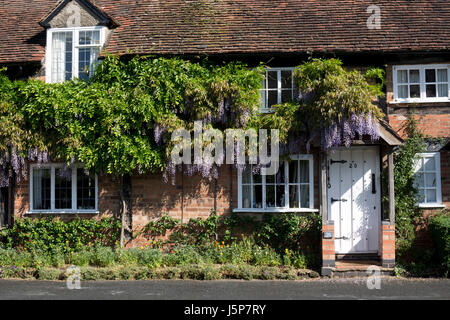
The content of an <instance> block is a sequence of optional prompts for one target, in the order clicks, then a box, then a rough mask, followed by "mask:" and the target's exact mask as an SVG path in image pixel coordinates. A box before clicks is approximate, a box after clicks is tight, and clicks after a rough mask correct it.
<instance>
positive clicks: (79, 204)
mask: <svg viewBox="0 0 450 320" xmlns="http://www.w3.org/2000/svg"><path fill="white" fill-rule="evenodd" d="M97 192H98V191H97V176H96V175H95V174H89V173H88V172H86V170H85V169H84V168H82V167H79V166H74V167H73V168H64V167H63V165H61V164H51V165H40V166H37V165H34V164H33V165H31V169H30V212H31V213H33V212H36V213H47V212H48V213H53V212H54V213H96V212H97V203H98V196H97Z"/></svg>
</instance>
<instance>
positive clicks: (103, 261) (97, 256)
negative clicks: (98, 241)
mask: <svg viewBox="0 0 450 320" xmlns="http://www.w3.org/2000/svg"><path fill="white" fill-rule="evenodd" d="M115 256H116V255H115V253H114V250H113V249H112V248H109V247H97V248H95V249H94V250H93V252H92V255H91V256H90V261H89V264H90V265H92V266H96V267H109V266H111V265H113V264H114V263H115Z"/></svg>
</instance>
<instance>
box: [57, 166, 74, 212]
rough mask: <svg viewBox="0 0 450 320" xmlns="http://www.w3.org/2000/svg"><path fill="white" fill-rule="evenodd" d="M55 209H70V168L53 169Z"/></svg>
mask: <svg viewBox="0 0 450 320" xmlns="http://www.w3.org/2000/svg"><path fill="white" fill-rule="evenodd" d="M55 209H72V170H70V169H55Z"/></svg>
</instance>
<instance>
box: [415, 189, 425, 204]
mask: <svg viewBox="0 0 450 320" xmlns="http://www.w3.org/2000/svg"><path fill="white" fill-rule="evenodd" d="M417 201H418V202H425V190H424V189H419V193H418V194H417Z"/></svg>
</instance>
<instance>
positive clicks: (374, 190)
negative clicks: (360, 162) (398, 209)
mask: <svg viewBox="0 0 450 320" xmlns="http://www.w3.org/2000/svg"><path fill="white" fill-rule="evenodd" d="M376 184H377V182H376V179H375V173H372V193H377V186H376Z"/></svg>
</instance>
